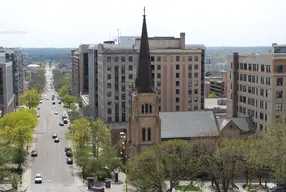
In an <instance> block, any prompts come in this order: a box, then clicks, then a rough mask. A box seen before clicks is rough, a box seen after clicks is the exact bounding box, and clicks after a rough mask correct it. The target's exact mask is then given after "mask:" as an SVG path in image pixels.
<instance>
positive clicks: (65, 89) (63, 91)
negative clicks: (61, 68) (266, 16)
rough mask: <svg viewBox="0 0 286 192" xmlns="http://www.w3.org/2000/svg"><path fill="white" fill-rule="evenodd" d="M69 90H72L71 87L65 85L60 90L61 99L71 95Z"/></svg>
mask: <svg viewBox="0 0 286 192" xmlns="http://www.w3.org/2000/svg"><path fill="white" fill-rule="evenodd" d="M69 89H70V87H69V85H63V86H62V87H61V88H60V89H59V91H58V95H59V96H60V97H64V96H65V95H67V94H68V93H69Z"/></svg>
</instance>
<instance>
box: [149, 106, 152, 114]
mask: <svg viewBox="0 0 286 192" xmlns="http://www.w3.org/2000/svg"><path fill="white" fill-rule="evenodd" d="M149 113H152V105H149Z"/></svg>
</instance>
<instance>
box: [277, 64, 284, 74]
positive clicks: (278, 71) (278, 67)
mask: <svg viewBox="0 0 286 192" xmlns="http://www.w3.org/2000/svg"><path fill="white" fill-rule="evenodd" d="M276 72H277V73H283V65H277V66H276Z"/></svg>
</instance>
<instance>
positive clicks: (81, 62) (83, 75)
mask: <svg viewBox="0 0 286 192" xmlns="http://www.w3.org/2000/svg"><path fill="white" fill-rule="evenodd" d="M88 46H89V45H86V44H82V45H80V46H79V48H78V49H75V50H72V51H71V57H72V78H73V81H72V93H73V95H74V96H76V97H77V98H80V95H81V94H82V95H84V94H88Z"/></svg>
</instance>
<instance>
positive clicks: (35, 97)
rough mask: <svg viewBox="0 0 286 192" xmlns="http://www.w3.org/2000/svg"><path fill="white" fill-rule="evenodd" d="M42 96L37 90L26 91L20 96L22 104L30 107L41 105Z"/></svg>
mask: <svg viewBox="0 0 286 192" xmlns="http://www.w3.org/2000/svg"><path fill="white" fill-rule="evenodd" d="M40 100H41V98H40V95H39V93H38V91H37V90H36V89H31V90H28V91H26V92H25V93H23V94H22V95H21V96H20V104H21V105H25V106H27V107H29V109H31V108H33V107H37V106H38V105H39V104H40Z"/></svg>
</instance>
